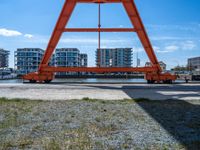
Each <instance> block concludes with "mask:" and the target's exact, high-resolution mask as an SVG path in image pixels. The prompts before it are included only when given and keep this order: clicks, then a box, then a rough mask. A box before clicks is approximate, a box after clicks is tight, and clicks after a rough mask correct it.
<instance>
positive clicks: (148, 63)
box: [145, 61, 167, 71]
mask: <svg viewBox="0 0 200 150" xmlns="http://www.w3.org/2000/svg"><path fill="white" fill-rule="evenodd" d="M159 64H160V67H161V69H162V71H166V69H167V65H166V64H165V63H164V62H163V61H160V62H159ZM145 66H146V67H150V66H152V64H151V63H150V62H146V64H145Z"/></svg>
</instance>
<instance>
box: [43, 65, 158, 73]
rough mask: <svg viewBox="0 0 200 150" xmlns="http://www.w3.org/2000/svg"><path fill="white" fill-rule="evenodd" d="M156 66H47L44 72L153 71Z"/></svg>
mask: <svg viewBox="0 0 200 150" xmlns="http://www.w3.org/2000/svg"><path fill="white" fill-rule="evenodd" d="M156 69H157V68H156V67H126V68H124V67H50V66H48V67H45V68H42V71H44V72H94V73H101V72H108V73H109V72H153V71H156Z"/></svg>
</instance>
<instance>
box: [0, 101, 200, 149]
mask: <svg viewBox="0 0 200 150" xmlns="http://www.w3.org/2000/svg"><path fill="white" fill-rule="evenodd" d="M199 105H200V102H197V101H195V105H194V106H193V105H192V104H189V103H182V102H180V101H174V102H172V101H166V102H162V103H161V101H149V100H147V99H137V100H131V99H126V100H119V101H104V100H95V99H89V98H84V99H83V100H71V101H56V102H52V101H51V102H50V101H40V100H36V101H30V100H20V99H13V100H8V99H5V98H1V99H0V149H2V150H4V149H31V148H32V149H34V148H35V149H47V150H59V149H71V150H79V149H83V150H85V149H98V150H101V149H131V148H134V149H171V148H172V149H187V148H189V147H193V149H195V148H197V147H199V146H200V144H199V143H200V140H197V139H195V136H196V138H198V136H200V131H199V122H198V121H199V116H200V114H199V111H196V110H198V109H197V108H199ZM185 109H186V110H188V112H189V113H191V114H189V113H184V112H185ZM168 111H169V112H168ZM172 112H173V113H174V114H176V116H177V117H176V116H175V117H174V116H172V115H171V114H170V113H172ZM168 113H169V115H168ZM181 113H182V114H181ZM195 113H196V114H195ZM188 114H189V115H188ZM176 121H177V122H176ZM181 121H183V122H184V121H185V122H184V123H182V124H180V122H181ZM173 125H174V127H173ZM176 126H178V127H180V129H181V127H182V128H184V129H185V130H187V129H188V131H187V132H186V131H184V133H179V132H181V130H177V129H176V128H175V127H176ZM173 128H175V129H173ZM191 129H192V130H191ZM166 131H167V132H166ZM174 131H177V133H175V134H177V135H178V136H177V135H173V132H174ZM170 132H172V133H170ZM169 133H170V134H169ZM179 135H180V137H179ZM186 135H188V136H190V139H189V140H188V139H187V137H186ZM181 136H183V137H181ZM184 136H185V137H184ZM192 136H193V137H194V139H192V138H191V137H192ZM178 138H180V139H179V140H178ZM181 138H182V139H181ZM175 139H176V140H175ZM184 140H185V142H183V141H184Z"/></svg>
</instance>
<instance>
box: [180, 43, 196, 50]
mask: <svg viewBox="0 0 200 150" xmlns="http://www.w3.org/2000/svg"><path fill="white" fill-rule="evenodd" d="M181 46H182V49H183V50H193V49H194V48H195V47H196V44H195V43H194V42H193V41H185V42H183V43H182V44H181Z"/></svg>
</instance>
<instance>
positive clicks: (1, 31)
mask: <svg viewBox="0 0 200 150" xmlns="http://www.w3.org/2000/svg"><path fill="white" fill-rule="evenodd" d="M0 35H1V36H5V37H13V36H20V35H22V33H21V32H19V31H15V30H8V29H6V28H0Z"/></svg>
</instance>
